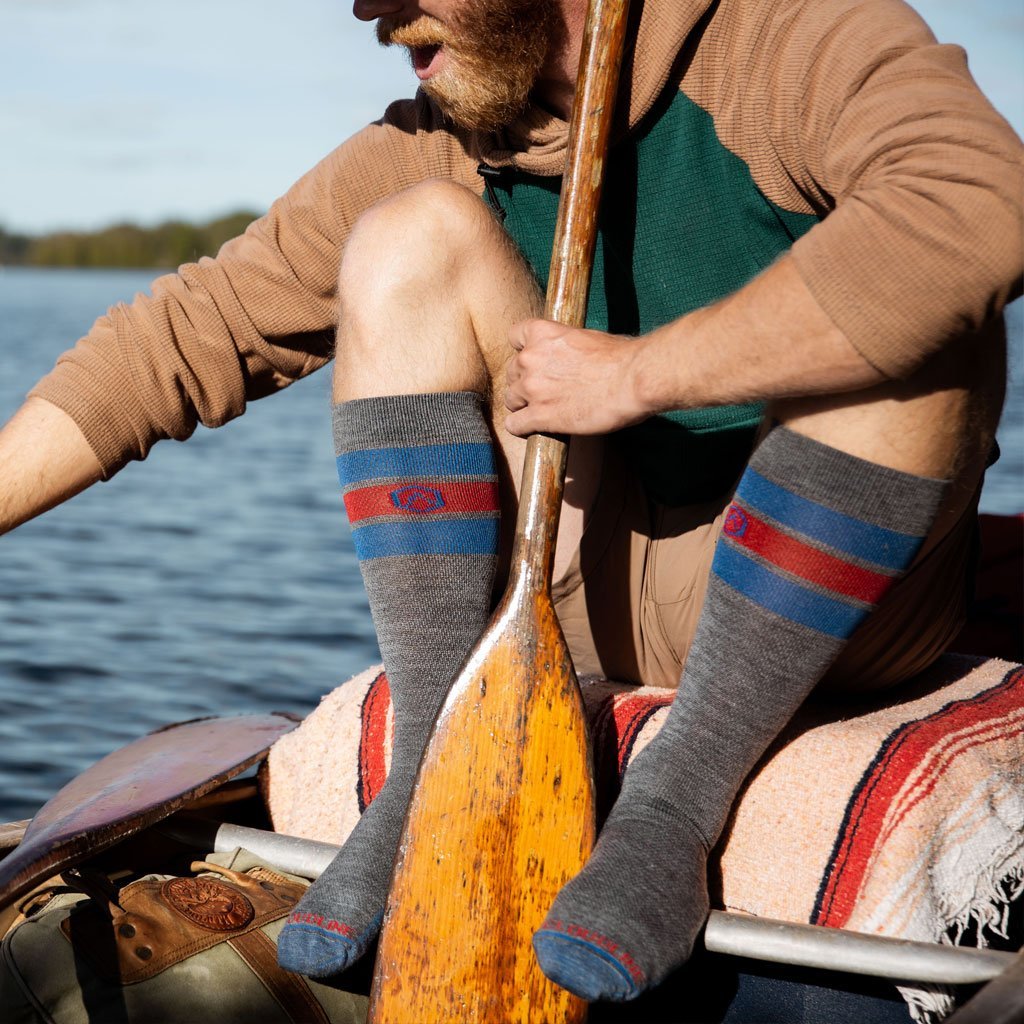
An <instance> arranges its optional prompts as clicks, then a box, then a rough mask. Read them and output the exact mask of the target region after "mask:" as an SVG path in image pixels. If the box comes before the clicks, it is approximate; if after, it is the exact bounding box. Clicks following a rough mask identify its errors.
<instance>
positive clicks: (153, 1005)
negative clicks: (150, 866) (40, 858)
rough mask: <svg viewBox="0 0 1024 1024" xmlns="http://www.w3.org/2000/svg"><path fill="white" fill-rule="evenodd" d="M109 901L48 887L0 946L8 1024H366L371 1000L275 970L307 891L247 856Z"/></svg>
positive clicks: (237, 854)
mask: <svg viewBox="0 0 1024 1024" xmlns="http://www.w3.org/2000/svg"><path fill="white" fill-rule="evenodd" d="M192 868H193V872H194V873H193V874H190V875H187V876H172V875H158V874H151V875H146V876H144V877H143V878H140V879H138V880H137V881H133V882H131V883H129V884H127V885H125V886H124V887H122V888H120V889H116V888H111V890H110V893H109V898H104V896H103V894H101V893H97V892H96V891H95V887H93V888H94V891H93V892H92V894H91V895H87V894H85V893H83V892H74V891H68V889H67V887H66V886H57V887H49V888H44V889H42V890H40V891H37V893H35V894H34V895H32V896H30V897H29V898H28V899H27V900H26V901H25V902H24V903H23V908H24V914H23V918H22V919H21V920H19V922H18V923H16V924H15V925H14V927H12V928H11V929H10V931H8V933H7V935H6V936H5V937H4V939H3V942H2V944H0V1020H2V1021H3V1022H4V1024H43V1022H45V1024H90V1022H92V1024H95V1022H97V1021H102V1022H104V1024H106V1022H109V1024H207V1022H209V1024H264V1022H266V1024H279V1022H280V1024H287V1022H295V1024H299V1022H301V1024H363V1022H364V1021H365V1019H366V1009H367V1002H368V1000H367V998H366V996H365V995H359V994H355V993H351V992H347V991H342V990H341V989H337V988H332V987H329V986H326V985H322V984H318V983H317V982H315V981H310V980H309V979H306V978H302V977H299V976H298V975H296V974H292V973H290V972H288V971H284V970H282V969H281V968H279V967H278V965H277V957H276V945H275V943H276V939H277V935H278V933H279V932H280V930H281V928H282V927H283V926H284V922H285V918H286V916H287V915H288V913H289V912H290V910H291V908H292V907H293V906H294V905H295V903H296V902H297V901H298V899H299V897H300V896H301V895H302V892H303V890H304V889H305V887H306V886H307V885H308V884H309V883H308V881H306V880H305V879H300V878H297V877H296V876H294V875H288V874H285V873H284V872H282V871H279V870H278V869H276V868H274V867H273V866H272V865H269V864H267V863H266V862H264V861H261V860H260V859H259V858H257V857H255V856H253V855H252V854H251V853H249V852H248V851H246V850H236V851H234V852H233V853H230V854H219V855H218V854H213V855H211V856H210V857H209V858H208V859H207V860H206V861H201V862H197V863H195V864H193V865H192Z"/></svg>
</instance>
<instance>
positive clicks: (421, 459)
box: [337, 442, 495, 487]
mask: <svg viewBox="0 0 1024 1024" xmlns="http://www.w3.org/2000/svg"><path fill="white" fill-rule="evenodd" d="M337 461H338V479H339V480H341V484H342V486H343V487H347V486H348V485H349V484H358V483H362V482H363V481H364V480H375V479H387V478H388V477H396V476H490V475H493V474H494V473H495V468H494V446H493V445H491V444H490V443H488V442H485V443H482V444H424V445H409V446H408V447H406V448H370V449H364V450H362V451H357V452H345V453H344V454H342V455H339V456H338V460H337Z"/></svg>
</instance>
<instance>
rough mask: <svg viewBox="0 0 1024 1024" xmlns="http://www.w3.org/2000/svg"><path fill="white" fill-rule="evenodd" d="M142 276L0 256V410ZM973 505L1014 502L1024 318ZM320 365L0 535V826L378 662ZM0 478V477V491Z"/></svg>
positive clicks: (1018, 499) (13, 404)
mask: <svg viewBox="0 0 1024 1024" xmlns="http://www.w3.org/2000/svg"><path fill="white" fill-rule="evenodd" d="M153 276H154V275H153V273H152V272H151V271H131V272H127V271H56V270H54V271H38V270H21V269H3V268H0V421H3V420H6V419H7V418H8V417H9V416H10V415H11V414H12V413H13V412H14V411H15V409H16V408H17V406H18V405H19V404H20V402H21V400H22V398H23V396H24V394H25V392H26V391H28V389H29V388H30V387H31V386H32V384H33V383H34V382H35V381H36V380H37V379H38V378H39V377H40V376H42V375H43V374H44V373H46V372H47V370H49V368H50V367H51V366H52V364H53V362H54V360H55V359H56V357H57V356H58V355H59V354H60V353H61V352H62V351H63V350H64V349H65V348H67V347H68V346H69V345H70V344H71V343H72V342H73V341H74V340H75V339H76V338H77V337H78V336H79V335H81V334H82V333H84V331H85V330H86V329H87V328H88V327H89V325H90V324H91V323H92V321H93V319H95V317H96V316H97V315H99V314H100V313H102V312H103V311H104V310H105V309H106V308H107V307H108V306H109V305H111V304H112V303H114V302H117V301H121V300H124V299H129V298H130V297H131V296H132V295H133V294H134V293H135V292H137V291H140V290H144V289H145V288H146V287H147V286H148V284H149V282H150V281H151V280H152V277H153ZM1022 320H1024V312H1022V307H1021V303H1019V302H1018V303H1016V304H1015V306H1014V308H1013V310H1012V316H1011V324H1012V326H1011V331H1012V335H1013V345H1014V354H1013V360H1012V362H1013V376H1014V377H1015V386H1014V390H1013V393H1012V395H1011V399H1010V402H1009V403H1008V407H1007V412H1006V414H1005V415H1004V422H1003V426H1002V428H1001V430H1000V440H1001V444H1002V446H1003V450H1004V456H1003V460H1002V461H1001V462H1000V463H999V464H998V465H997V466H996V467H995V468H994V469H993V470H991V471H990V475H989V478H988V480H987V482H986V488H985V492H984V497H983V501H982V504H983V508H984V509H985V510H987V511H990V512H1019V511H1021V510H1022V509H1024V493H1022V490H1024V488H1022V481H1024V394H1022V389H1021V381H1022V380H1024V329H1022ZM328 387H329V375H328V374H325V373H321V374H316V375H314V376H313V377H312V378H309V379H307V380H305V381H301V382H299V383H298V384H296V385H294V386H293V387H291V388H289V389H288V390H286V391H285V392H283V393H282V394H280V395H278V396H275V398H274V400H272V401H262V402H257V403H255V404H253V405H252V406H251V407H250V409H249V411H248V413H247V414H246V415H245V416H244V417H243V418H242V419H241V420H237V421H235V422H233V423H231V424H229V425H228V426H226V427H224V428H222V429H221V430H217V431H208V430H204V429H202V428H200V430H199V431H198V432H197V434H196V435H195V437H193V438H192V440H190V441H189V443H188V444H184V445H181V444H160V445H157V447H156V448H155V449H154V451H153V453H152V454H151V455H150V457H149V459H148V460H147V461H146V462H145V463H143V464H132V465H130V466H128V467H127V468H126V469H125V470H123V471H122V472H121V473H120V474H118V476H117V477H115V479H114V480H113V481H112V482H111V483H108V484H105V485H101V486H97V487H94V488H92V489H91V490H90V491H88V492H86V493H85V494H83V495H81V496H79V497H78V498H76V499H74V501H72V502H71V503H69V504H68V505H65V506H63V507H61V508H58V509H55V510H54V511H52V512H50V513H48V514H47V515H46V516H44V517H43V518H41V519H39V520H36V521H35V522H33V523H29V524H27V525H26V526H23V527H21V528H20V529H19V530H17V531H15V532H14V533H12V534H10V535H9V536H7V537H4V538H2V539H0V638H2V643H0V697H2V701H3V708H4V714H3V715H2V716H0V822H2V821H5V820H10V819H14V818H21V817H27V816H29V815H31V814H32V813H33V812H34V810H35V809H36V808H37V807H38V806H39V805H40V804H41V803H43V802H44V801H45V800H46V799H47V798H48V797H49V796H50V795H52V794H53V792H54V791H55V790H56V789H57V788H58V787H59V786H60V785H62V784H63V783H64V782H66V781H67V780H68V779H69V778H71V777H72V776H73V775H75V774H76V773H78V772H80V771H81V770H82V769H83V768H85V767H86V766H88V765H89V764H90V763H92V762H93V761H95V760H96V759H98V758H99V757H101V756H103V755H104V754H106V753H108V752H109V751H111V750H113V749H114V748H116V747H118V746H121V745H122V744H124V743H127V742H128V741H130V740H132V739H134V738H136V737H137V736H139V735H141V734H142V733H144V732H146V731H148V730H150V729H152V728H155V727H157V726H159V725H163V724H166V723H168V722H173V721H180V720H182V719H187V718H194V717H197V716H199V715H209V714H230V713H238V712H252V711H262V710H281V709H287V710H294V711H298V712H300V713H306V712H308V711H309V710H311V709H312V708H313V707H315V705H316V703H317V701H318V700H319V698H320V696H321V695H322V694H324V693H326V692H327V691H329V690H330V689H331V688H332V687H333V686H335V685H337V684H338V683H340V682H342V681H344V680H345V679H347V678H349V677H350V676H351V675H353V674H354V673H356V672H358V671H360V670H361V669H363V668H365V667H366V666H367V665H369V664H370V663H372V662H373V661H375V660H377V657H378V655H377V647H376V642H375V640H374V636H373V628H372V624H371V622H370V617H369V610H368V608H367V605H366V600H365V597H364V595H363V590H362V583H361V580H360V577H359V570H358V566H357V563H356V560H355V555H354V552H353V549H352V543H351V539H350V535H349V529H348V525H347V522H346V519H345V516H344V512H343V509H342V505H341V500H340V497H339V494H338V485H337V478H336V476H335V470H334V455H333V451H332V447H331V432H330V410H329V402H328ZM3 485H4V484H3V481H0V487H2V486H3Z"/></svg>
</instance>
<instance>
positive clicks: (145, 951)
mask: <svg viewBox="0 0 1024 1024" xmlns="http://www.w3.org/2000/svg"><path fill="white" fill-rule="evenodd" d="M135 955H136V956H137V957H138V958H139V959H140V960H148V959H149V958H150V957H151V956H152V955H153V950H151V949H150V948H149V946H139V948H138V949H137V950H135Z"/></svg>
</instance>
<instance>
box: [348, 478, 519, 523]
mask: <svg viewBox="0 0 1024 1024" xmlns="http://www.w3.org/2000/svg"><path fill="white" fill-rule="evenodd" d="M498 508H499V504H498V485H497V484H496V483H487V482H483V483H451V482H450V481H446V480H416V481H414V482H412V483H407V484H395V483H391V484H384V485H377V486H374V487H360V488H359V490H357V491H350V492H349V493H348V494H346V495H345V511H346V512H347V513H348V518H349V522H350V523H352V524H353V525H355V524H356V523H357V522H360V521H361V520H363V519H372V518H373V517H374V516H395V515H420V516H421V515H430V514H431V513H435V512H444V513H452V512H496V511H497V510H498Z"/></svg>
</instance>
